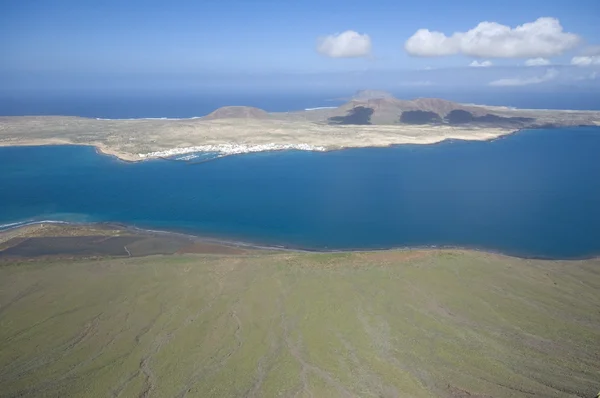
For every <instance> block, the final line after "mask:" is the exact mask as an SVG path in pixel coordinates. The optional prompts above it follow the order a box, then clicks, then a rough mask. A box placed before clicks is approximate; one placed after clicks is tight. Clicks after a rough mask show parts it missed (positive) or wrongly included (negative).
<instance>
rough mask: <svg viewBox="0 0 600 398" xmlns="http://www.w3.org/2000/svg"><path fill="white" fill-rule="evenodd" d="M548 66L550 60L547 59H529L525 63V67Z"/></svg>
mask: <svg viewBox="0 0 600 398" xmlns="http://www.w3.org/2000/svg"><path fill="white" fill-rule="evenodd" d="M546 65H550V60H549V59H547V58H541V57H538V58H531V59H528V60H527V61H525V66H546Z"/></svg>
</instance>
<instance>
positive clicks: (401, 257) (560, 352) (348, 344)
mask: <svg viewBox="0 0 600 398" xmlns="http://www.w3.org/2000/svg"><path fill="white" fill-rule="evenodd" d="M599 291H600V261H599V260H589V261H582V262H542V261H527V260H519V259H514V258H509V257H502V256H496V255H490V254H484V253H468V252H465V253H462V252H381V253H354V254H300V253H280V254H268V255H251V256H193V255H188V256H168V257H167V256H165V257H147V258H131V259H108V260H87V261H75V262H73V261H54V262H34V263H25V264H20V265H9V266H4V267H1V268H0V304H1V306H0V342H1V344H0V385H1V386H2V388H1V389H0V396H7V397H8V396H39V395H42V393H43V395H46V396H57V397H58V396H61V397H65V396H87V397H94V396H100V397H105V396H123V397H130V396H156V397H178V396H179V397H183V396H186V395H187V396H190V397H191V396H198V397H211V396H212V397H229V396H254V397H260V396H293V395H295V394H297V395H298V396H307V397H310V396H313V397H329V396H372V397H394V396H402V397H404V396H409V397H433V396H450V397H454V396H456V397H459V396H467V392H468V393H470V394H471V396H485V397H487V396H493V397H520V396H533V395H536V396H542V397H563V396H584V397H585V396H593V395H594V394H595V393H597V391H598V389H600V377H599V374H600V357H599V354H598V353H600V294H599V293H598V292H599Z"/></svg>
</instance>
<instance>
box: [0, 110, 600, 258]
mask: <svg viewBox="0 0 600 398" xmlns="http://www.w3.org/2000/svg"><path fill="white" fill-rule="evenodd" d="M312 105H318V104H312ZM599 153H600V128H593V127H583V128H563V129H552V130H528V131H522V132H519V133H516V134H513V135H510V136H507V137H504V138H501V139H496V140H493V141H489V142H476V141H471V142H469V141H446V142H442V143H439V144H435V145H400V146H395V147H389V148H359V149H347V150H340V151H333V152H324V153H323V152H302V151H286V152H271V153H254V154H246V155H237V156H231V157H225V158H221V159H218V160H214V161H209V162H205V163H201V164H195V165H191V164H188V163H186V162H182V161H169V160H152V161H145V162H140V163H125V162H122V161H119V160H117V159H116V158H113V157H109V156H105V155H100V154H98V153H96V151H95V150H94V148H91V147H83V146H48V147H8V148H6V147H4V148H0V170H1V173H0V224H1V225H3V226H4V227H3V228H8V227H9V226H11V225H12V226H14V225H15V224H19V223H27V222H32V221H41V220H59V221H70V222H120V223H125V224H129V225H134V226H137V227H141V228H149V229H159V230H170V231H179V232H185V233H191V234H196V235H200V236H206V237H211V238H217V239H224V240H232V241H243V242H249V243H256V244H262V245H265V244H266V245H274V246H286V247H293V248H305V249H314V250H343V249H384V248H396V247H447V246H451V247H456V246H458V247H466V248H475V249H484V250H491V251H499V252H502V253H507V254H512V255H518V256H525V257H544V258H577V257H585V256H592V255H600V157H599V156H598V154H599Z"/></svg>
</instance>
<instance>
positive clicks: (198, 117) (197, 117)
mask: <svg viewBox="0 0 600 398" xmlns="http://www.w3.org/2000/svg"><path fill="white" fill-rule="evenodd" d="M201 118H202V116H193V117H131V118H121V119H119V118H116V119H109V118H103V117H97V118H96V120H194V119H201Z"/></svg>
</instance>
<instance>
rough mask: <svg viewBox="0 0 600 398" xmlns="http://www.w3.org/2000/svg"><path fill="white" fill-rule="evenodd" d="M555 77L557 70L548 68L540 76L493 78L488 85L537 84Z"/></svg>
mask: <svg viewBox="0 0 600 398" xmlns="http://www.w3.org/2000/svg"><path fill="white" fill-rule="evenodd" d="M557 77H558V71H557V70H556V69H548V70H546V73H544V74H543V75H541V76H534V77H525V78H522V77H516V78H509V79H499V80H494V81H492V82H490V83H489V84H488V85H489V86H496V87H514V86H528V85H530V84H539V83H544V82H548V81H550V80H554V79H556V78H557Z"/></svg>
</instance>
